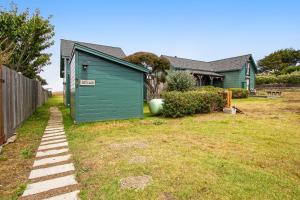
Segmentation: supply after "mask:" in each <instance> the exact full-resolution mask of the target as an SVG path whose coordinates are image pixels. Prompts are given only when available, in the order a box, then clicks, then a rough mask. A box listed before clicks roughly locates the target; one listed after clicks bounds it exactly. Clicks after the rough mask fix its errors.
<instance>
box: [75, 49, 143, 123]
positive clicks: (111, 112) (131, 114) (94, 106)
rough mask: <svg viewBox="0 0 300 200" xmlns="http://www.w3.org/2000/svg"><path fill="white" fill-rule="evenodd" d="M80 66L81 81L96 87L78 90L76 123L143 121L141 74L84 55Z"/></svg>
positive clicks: (83, 87) (80, 59)
mask: <svg viewBox="0 0 300 200" xmlns="http://www.w3.org/2000/svg"><path fill="white" fill-rule="evenodd" d="M83 63H88V69H87V70H86V71H85V70H83V69H82V67H81V66H82V64H83ZM78 66H79V67H78V68H77V69H78V78H79V80H95V82H96V85H95V86H78V101H77V103H78V104H77V107H76V113H77V114H76V116H77V122H84V121H99V120H109V119H126V118H142V117H143V87H144V76H143V73H142V72H140V71H137V70H134V69H130V68H128V67H125V66H122V65H121V64H118V63H114V62H112V61H108V60H105V59H102V58H99V57H96V56H94V55H91V54H88V53H85V52H81V51H79V52H78Z"/></svg>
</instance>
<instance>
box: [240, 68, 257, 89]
mask: <svg viewBox="0 0 300 200" xmlns="http://www.w3.org/2000/svg"><path fill="white" fill-rule="evenodd" d="M246 70H247V64H245V65H243V68H242V70H241V71H240V82H241V84H242V85H241V87H242V86H243V87H242V88H244V89H247V84H246ZM254 88H255V67H254V65H253V64H252V63H251V64H250V89H254Z"/></svg>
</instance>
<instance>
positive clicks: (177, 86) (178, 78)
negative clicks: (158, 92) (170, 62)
mask: <svg viewBox="0 0 300 200" xmlns="http://www.w3.org/2000/svg"><path fill="white" fill-rule="evenodd" d="M195 85H196V80H195V78H194V76H193V75H192V74H190V73H189V72H184V71H171V72H169V74H168V76H167V90H168V91H181V92H184V91H189V90H191V89H192V88H193V87H194V86H195Z"/></svg>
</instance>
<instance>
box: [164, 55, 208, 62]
mask: <svg viewBox="0 0 300 200" xmlns="http://www.w3.org/2000/svg"><path fill="white" fill-rule="evenodd" d="M162 56H166V57H171V58H179V59H184V60H192V61H197V62H205V63H209V61H202V60H195V59H190V58H182V57H178V56H167V55H163V54H162Z"/></svg>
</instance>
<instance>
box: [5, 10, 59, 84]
mask: <svg viewBox="0 0 300 200" xmlns="http://www.w3.org/2000/svg"><path fill="white" fill-rule="evenodd" d="M50 18H51V17H48V18H43V17H42V16H41V14H40V11H39V10H36V11H35V12H33V13H32V14H31V15H30V13H29V10H28V9H27V10H25V11H23V12H19V11H18V8H17V6H16V5H12V6H11V8H10V10H5V9H2V10H0V30H1V33H0V41H1V42H0V51H1V52H3V51H5V49H8V48H9V46H8V45H13V52H12V54H11V55H10V57H9V59H7V60H6V61H5V63H3V64H5V65H6V66H8V67H9V68H11V69H14V70H16V71H18V72H21V73H22V74H23V75H25V76H27V77H29V78H32V79H39V80H40V81H42V82H44V83H45V81H44V80H42V78H41V77H40V76H39V75H38V74H39V73H40V72H41V71H42V70H43V67H45V66H46V65H48V64H50V57H51V54H50V53H47V52H45V50H46V49H47V48H49V47H50V46H52V45H53V44H54V40H53V36H54V26H53V25H51V24H50ZM4 41H5V42H4Z"/></svg>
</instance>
